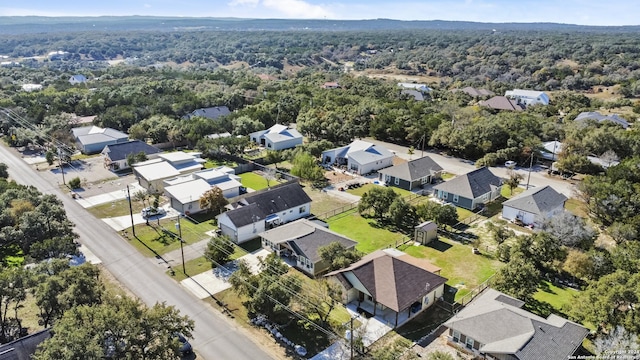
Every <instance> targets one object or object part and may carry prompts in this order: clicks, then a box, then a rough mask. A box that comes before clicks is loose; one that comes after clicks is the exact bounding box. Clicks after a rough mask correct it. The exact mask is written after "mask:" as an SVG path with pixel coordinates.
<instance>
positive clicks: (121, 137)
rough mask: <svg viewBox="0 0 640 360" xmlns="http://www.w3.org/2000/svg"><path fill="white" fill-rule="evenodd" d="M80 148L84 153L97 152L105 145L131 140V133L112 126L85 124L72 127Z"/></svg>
mask: <svg viewBox="0 0 640 360" xmlns="http://www.w3.org/2000/svg"><path fill="white" fill-rule="evenodd" d="M71 133H72V134H73V138H74V139H75V140H76V145H77V146H78V149H79V150H80V151H82V153H83V154H96V153H99V152H101V151H102V149H104V147H105V146H107V145H113V144H118V143H124V142H127V141H129V135H128V134H125V133H123V132H122V131H118V130H115V129H111V128H106V129H103V128H100V127H97V126H83V127H77V128H73V129H71Z"/></svg>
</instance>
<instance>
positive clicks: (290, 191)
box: [225, 181, 311, 227]
mask: <svg viewBox="0 0 640 360" xmlns="http://www.w3.org/2000/svg"><path fill="white" fill-rule="evenodd" d="M310 202H311V198H310V197H309V195H307V193H306V192H304V190H303V189H302V186H300V184H299V183H298V182H296V181H291V182H288V183H285V184H282V185H278V186H274V187H271V188H267V189H264V190H260V191H256V192H254V193H251V194H249V195H247V196H245V197H244V198H242V199H240V200H239V201H238V202H237V203H236V204H234V206H237V207H235V208H234V209H233V210H229V211H227V212H225V214H227V216H228V217H229V219H230V220H231V222H232V223H233V224H234V225H235V226H236V227H242V226H245V225H248V224H251V223H253V222H254V221H256V220H259V219H265V218H266V217H267V216H269V215H271V214H277V213H279V212H282V211H285V210H289V209H291V208H294V207H298V206H300V205H304V204H308V203H310Z"/></svg>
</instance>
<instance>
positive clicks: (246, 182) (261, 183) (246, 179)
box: [238, 172, 279, 191]
mask: <svg viewBox="0 0 640 360" xmlns="http://www.w3.org/2000/svg"><path fill="white" fill-rule="evenodd" d="M238 176H240V178H241V182H242V186H244V187H246V188H249V189H253V190H256V191H258V190H262V189H266V188H268V187H269V185H271V186H273V185H276V184H278V183H279V181H277V180H275V179H274V180H271V181H270V182H269V183H267V180H266V179H265V178H264V177H263V176H261V175H258V174H256V173H255V172H246V173H243V174H240V175H238Z"/></svg>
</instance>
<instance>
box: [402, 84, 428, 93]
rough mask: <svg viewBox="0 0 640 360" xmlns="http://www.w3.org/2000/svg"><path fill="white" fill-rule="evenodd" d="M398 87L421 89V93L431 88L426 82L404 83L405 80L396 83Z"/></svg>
mask: <svg viewBox="0 0 640 360" xmlns="http://www.w3.org/2000/svg"><path fill="white" fill-rule="evenodd" d="M398 87H401V88H403V89H412V90H418V91H421V92H423V93H429V92H431V90H432V89H431V88H430V87H428V86H427V85H426V84H414V83H406V82H401V83H398Z"/></svg>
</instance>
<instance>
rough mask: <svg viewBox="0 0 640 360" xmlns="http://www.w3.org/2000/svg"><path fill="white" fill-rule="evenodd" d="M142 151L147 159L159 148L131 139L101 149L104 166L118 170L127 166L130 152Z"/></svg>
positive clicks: (153, 155) (158, 150) (155, 153)
mask: <svg viewBox="0 0 640 360" xmlns="http://www.w3.org/2000/svg"><path fill="white" fill-rule="evenodd" d="M139 153H144V154H145V155H146V156H147V159H154V158H156V157H157V156H158V154H159V153H160V149H158V148H157V147H155V146H152V145H149V144H147V143H145V142H143V141H140V140H132V141H127V142H124V143H117V144H111V145H107V146H105V147H104V149H102V152H101V154H102V158H103V159H104V166H105V167H107V168H108V169H109V170H112V171H118V170H123V169H127V168H129V164H128V163H127V157H128V156H129V155H131V154H133V155H137V154H139Z"/></svg>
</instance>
